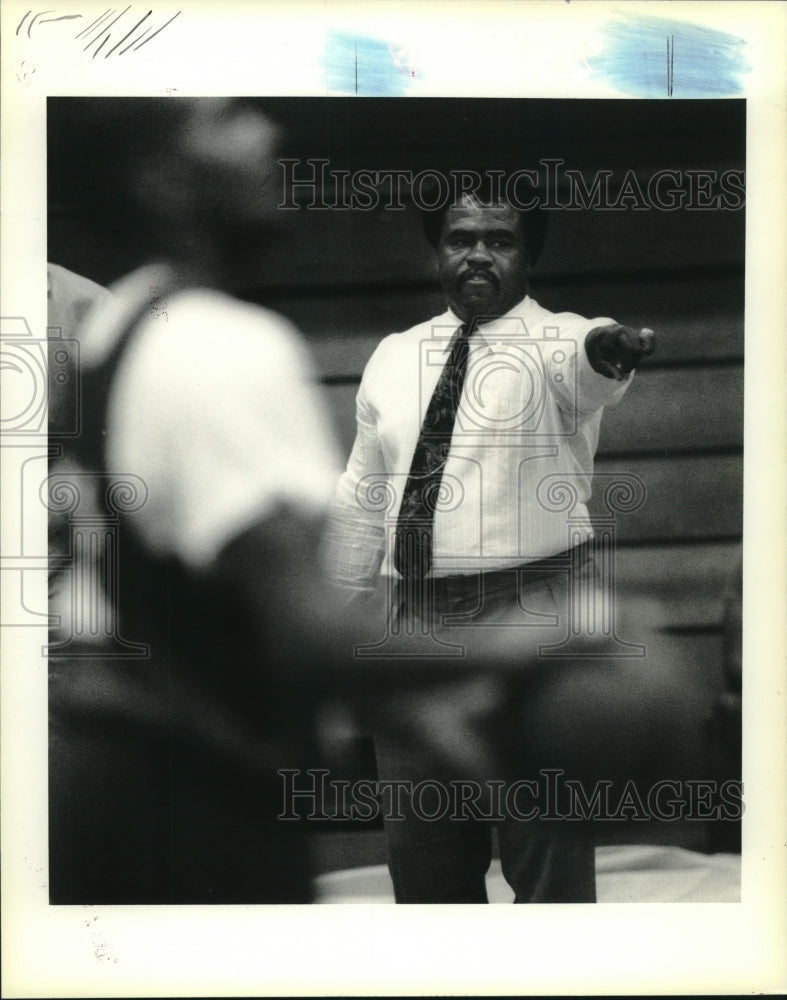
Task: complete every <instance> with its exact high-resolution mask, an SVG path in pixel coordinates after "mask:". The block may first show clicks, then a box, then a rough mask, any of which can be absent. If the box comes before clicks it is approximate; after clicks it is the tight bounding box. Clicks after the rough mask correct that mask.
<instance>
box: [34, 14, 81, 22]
mask: <svg viewBox="0 0 787 1000" xmlns="http://www.w3.org/2000/svg"><path fill="white" fill-rule="evenodd" d="M79 17H82V15H81V14H61V15H60V17H48V18H47V19H46V21H40V22H39V24H51V23H52V22H53V21H74V20H76V19H77V18H79Z"/></svg>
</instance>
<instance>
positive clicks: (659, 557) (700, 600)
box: [615, 542, 741, 629]
mask: <svg viewBox="0 0 787 1000" xmlns="http://www.w3.org/2000/svg"><path fill="white" fill-rule="evenodd" d="M740 553H741V546H740V544H739V543H737V542H728V543H715V544H689V545H680V546H675V545H663V546H655V545H650V546H641V547H640V546H636V545H633V546H625V547H621V548H619V549H618V550H617V551H616V554H615V567H616V578H617V588H618V593H619V594H620V595H621V597H622V598H623V599H625V598H626V597H627V596H630V597H632V598H636V599H642V598H650V599H652V600H653V601H654V602H655V603H656V604H657V605H658V609H659V610H658V612H657V614H658V618H659V622H660V624H661V625H663V626H665V627H670V628H679V629H692V628H695V629H708V628H711V627H713V626H720V625H721V622H722V618H723V611H724V599H725V595H726V594H727V592H728V590H729V588H730V587H731V585H732V581H733V579H734V576H735V574H736V572H737V568H738V565H739V560H740Z"/></svg>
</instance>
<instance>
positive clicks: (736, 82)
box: [587, 15, 751, 97]
mask: <svg viewBox="0 0 787 1000" xmlns="http://www.w3.org/2000/svg"><path fill="white" fill-rule="evenodd" d="M602 33H603V35H604V36H605V38H606V45H605V48H604V51H603V52H602V53H601V54H600V55H598V56H592V57H590V58H588V60H587V63H588V65H589V66H590V68H591V71H592V75H593V76H594V77H601V78H603V79H604V80H605V81H606V82H607V83H608V84H609V85H610V86H612V87H614V88H615V89H616V90H620V91H622V92H623V93H625V94H631V95H633V96H634V97H672V96H674V97H732V96H733V95H735V94H740V93H741V92H742V91H743V84H742V82H741V80H740V77H741V76H742V75H744V74H746V73H748V72H749V70H750V69H751V67H750V66H749V64H748V63H747V62H746V60H745V58H744V48H745V46H746V43H745V42H744V41H743V39H742V38H737V37H736V36H735V35H729V34H727V33H726V32H724V31H717V30H715V29H713V28H705V27H702V26H701V25H698V24H689V23H687V22H686V21H673V20H668V19H664V18H660V17H651V16H649V15H628V16H627V17H626V18H625V19H622V18H621V20H618V21H611V22H609V23H607V24H606V25H604V27H603V28H602Z"/></svg>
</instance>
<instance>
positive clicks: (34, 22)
mask: <svg viewBox="0 0 787 1000" xmlns="http://www.w3.org/2000/svg"><path fill="white" fill-rule="evenodd" d="M131 9H132V5H131V4H129V5H128V6H126V7H125V8H124V9H123V10H121V11H120V12H118V9H117V8H115V7H108V8H107V9H106V10H105V11H104V12H103V14H101V15H99V16H98V17H95V18H94V19H93V20H92V21H91V22H90V23H89V24H87V25H85V26H84V27H83V28H82V29H81V31H79V32H77V34H76V35H74V38H75V39H80V38H81V39H84V40H85V42H86V44H85V46H84V48H83V49H82V51H83V52H87V51H88V50H89V49H91V48H93V49H94V51H93V53H92V57H93V59H95V58H96V56H97V55H98V53H99V52H101V51H102V50H103V49H104V48H105V47H106V46H109V47H108V48H107V51H106V52H105V53H104V58H105V59H108V58H109V57H110V56H111V55H113V54H114V53H115V52H117V51H118V50H120V51H119V55H121V56H122V55H123V54H124V53H125V52H128V50H129V49H131V48H133V49H134V50H135V51H136V50H137V49H141V48H142V46H143V45H147V43H148V42H150V41H152V40H153V39H154V38H155V37H156V35H160V34H161V32H162V31H163V30H164V29H165V28H166V27H167V26H168V25H170V24H172V22H173V21H174V20H175V18H177V17H179V16H180V15H181V14H182V11H181V10H179V11H177V12H176V13H175V14H173V15H172V17H170V18H169V19H168V20H167V21H165V22H164V24H162V25H161V27H159V28H157V29H156V30H153V26H152V25H149V26H148V27H146V28H145V29H144V30H141V29H142V26H143V25H144V23H145V22H146V21H147V20H148V19H149V18H151V17H152V16H153V10H152V9H150V10H148V12H147V13H146V14H143V15H142V17H140V18H139V19H138V20H137V21H136V23H135V24H134V25H133V26H132V27H131V28H129V29H128V31H125V34H123V35H122V36H120V35H119V32H120V29H121V27H123V26H122V24H119V22H120V21H121V18H123V17H124V16H125V15H126V14H128V12H129V11H130V10H131ZM49 14H52V15H54V16H53V17H48V16H47V15H49ZM82 17H83V15H82V14H57V12H56V11H54V10H41V11H38V12H37V13H35V14H34V13H33V11H32V10H28V11H26V12H25V14H24V16H23V17H22V19H21V20H20V21H19V24H18V25H17V26H16V34H17V35H19V34H20V33H21V31H22V29H23V28H25V29H26V34H27V37H28V38H31V37H32V31H33V28H34V27H36V26H39V25H42V24H54V23H56V22H58V21H74V20H78V19H81V18H82ZM128 20H130V18H129V19H128ZM116 25H118V28H117V31H118V36H119V37H118V40H117V41H115V42H114V44H112V42H113V38H114V33H111V29H113V28H115V26H116ZM126 43H127V44H126ZM121 46H123V47H122V48H121ZM23 66H24V64H23ZM29 76H30V71H29V70H28V71H26V72H25V73H24V79H23V78H22V76H21V75H20V72H19V71H18V72H17V77H18V78H19V80H20V82H22V83H24V85H25V86H29V85H30V84H29Z"/></svg>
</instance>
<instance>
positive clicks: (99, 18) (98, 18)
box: [74, 7, 112, 38]
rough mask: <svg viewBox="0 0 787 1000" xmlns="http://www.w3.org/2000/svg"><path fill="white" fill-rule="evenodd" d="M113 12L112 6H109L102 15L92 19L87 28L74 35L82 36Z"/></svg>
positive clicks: (76, 36)
mask: <svg viewBox="0 0 787 1000" xmlns="http://www.w3.org/2000/svg"><path fill="white" fill-rule="evenodd" d="M111 13H112V8H111V7H108V8H107V9H106V10H105V11H104V13H103V14H102V15H101V16H100V17H97V18H96V19H95V20H94V21H91V22H90V24H89V25H88V26H87V27H86V28H83V29H82V30H81V31H80V32H79V34H78V35H75V36H74V37H75V38H81V37H82V35H84V34H86V33H87V32H88V31H90V30H91V29H92V28H93V27H94V26H95V25H97V24H100V23H101V22H102V21H103V20H104V19H105V18H107V17H109V15H110V14H111Z"/></svg>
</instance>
